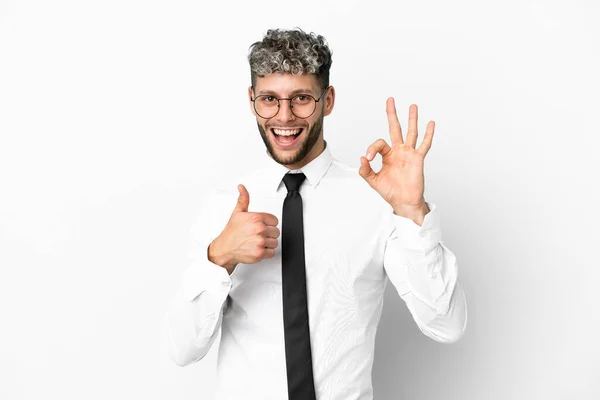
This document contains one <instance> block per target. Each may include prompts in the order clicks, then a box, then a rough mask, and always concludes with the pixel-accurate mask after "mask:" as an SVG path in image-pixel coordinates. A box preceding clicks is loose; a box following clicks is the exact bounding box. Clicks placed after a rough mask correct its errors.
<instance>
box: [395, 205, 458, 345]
mask: <svg viewBox="0 0 600 400" xmlns="http://www.w3.org/2000/svg"><path fill="white" fill-rule="evenodd" d="M427 206H428V207H429V212H428V213H427V214H426V215H425V219H424V220H423V224H422V226H419V225H417V224H416V223H415V222H414V221H412V220H411V219H409V218H404V217H401V216H398V215H396V214H393V213H392V217H391V218H392V222H393V223H392V225H393V230H392V232H391V234H390V236H389V237H388V239H387V241H386V246H385V252H384V268H385V271H386V274H387V276H388V277H389V279H390V280H391V282H392V284H393V285H394V287H395V288H396V290H397V291H398V294H399V295H400V297H401V298H402V299H403V300H404V301H405V303H406V305H407V307H408V309H409V311H410V312H411V314H412V316H413V318H414V320H415V322H416V323H417V325H418V326H419V328H420V329H421V331H422V332H423V333H425V334H426V335H427V336H429V337H430V338H432V339H434V340H436V341H438V342H446V343H449V342H455V341H457V340H458V339H460V338H461V337H462V335H463V333H464V331H465V328H466V323H467V304H466V299H465V295H464V292H463V290H462V288H461V286H460V284H459V282H458V265H457V261H456V257H455V255H454V254H453V253H452V251H450V249H449V248H448V247H447V246H445V245H444V242H443V241H442V231H441V226H440V218H439V214H438V210H437V206H436V205H435V204H433V203H429V202H427Z"/></svg>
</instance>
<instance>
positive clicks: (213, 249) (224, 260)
mask: <svg viewBox="0 0 600 400" xmlns="http://www.w3.org/2000/svg"><path fill="white" fill-rule="evenodd" d="M207 255H208V261H210V262H212V263H213V264H216V265H218V266H220V267H223V268H225V269H226V270H227V273H228V274H229V275H231V274H232V273H233V269H234V268H235V266H236V265H237V263H235V262H234V261H233V260H232V259H231V258H230V257H228V256H227V254H225V253H223V252H222V251H220V249H219V246H218V243H217V239H215V240H213V241H212V242H211V244H210V245H208V250H207Z"/></svg>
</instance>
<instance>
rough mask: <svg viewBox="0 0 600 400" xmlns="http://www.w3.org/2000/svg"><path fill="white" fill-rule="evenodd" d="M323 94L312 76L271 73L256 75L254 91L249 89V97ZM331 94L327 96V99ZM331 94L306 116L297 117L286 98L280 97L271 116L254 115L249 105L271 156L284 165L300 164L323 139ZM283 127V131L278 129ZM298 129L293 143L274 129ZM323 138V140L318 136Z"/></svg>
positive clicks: (316, 97)
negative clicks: (275, 111)
mask: <svg viewBox="0 0 600 400" xmlns="http://www.w3.org/2000/svg"><path fill="white" fill-rule="evenodd" d="M322 93H323V89H321V88H320V87H319V84H318V82H317V79H316V77H315V75H292V74H279V73H277V74H272V75H269V76H266V77H262V78H261V77H257V78H256V85H255V87H254V92H253V93H252V91H251V89H250V88H249V93H248V94H249V96H251V98H255V97H256V96H260V95H271V96H274V97H276V98H291V97H294V96H295V95H297V94H309V95H311V96H313V97H314V98H315V99H319V96H321V94H322ZM328 97H330V98H328ZM331 97H332V96H328V94H325V95H324V96H323V97H322V99H321V100H320V101H318V102H317V103H316V109H315V112H314V113H313V114H312V115H311V116H309V117H307V118H299V117H297V116H295V115H294V114H293V113H292V112H291V110H290V102H289V100H281V101H280V107H279V111H278V112H277V114H276V115H275V116H274V117H272V118H268V119H265V118H262V117H261V116H259V115H257V114H256V112H255V110H254V105H253V104H251V105H252V111H253V113H254V115H255V116H256V123H257V125H258V130H259V131H260V135H261V137H262V139H263V142H264V143H265V146H266V147H267V150H268V152H269V154H270V155H271V157H272V158H273V159H274V160H275V161H276V162H278V163H279V164H283V165H286V166H291V165H296V164H298V163H301V161H302V160H304V159H305V158H306V157H307V155H308V154H309V153H310V152H311V150H312V149H313V148H314V146H315V144H316V143H317V142H319V139H321V138H322V132H323V117H324V116H325V115H328V114H329V112H331V109H330V107H328V106H327V104H326V103H327V101H328V100H329V103H331V105H333V104H332V103H333V101H332V98H331ZM281 130H283V132H282V131H281ZM293 130H300V133H299V134H298V135H297V137H296V138H295V139H294V141H293V142H292V143H289V142H288V141H284V139H279V136H281V135H279V136H278V135H277V134H276V133H275V132H279V133H286V132H285V131H287V133H292V132H294V131H293ZM321 140H322V139H321Z"/></svg>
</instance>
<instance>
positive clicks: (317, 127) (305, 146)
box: [256, 115, 324, 165]
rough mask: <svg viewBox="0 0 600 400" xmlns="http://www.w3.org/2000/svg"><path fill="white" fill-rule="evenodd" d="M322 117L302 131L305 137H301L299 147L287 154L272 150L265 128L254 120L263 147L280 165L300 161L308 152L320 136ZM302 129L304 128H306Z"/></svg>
mask: <svg viewBox="0 0 600 400" xmlns="http://www.w3.org/2000/svg"><path fill="white" fill-rule="evenodd" d="M323 118H324V116H323V115H321V116H320V117H319V119H318V120H317V121H316V122H315V124H314V125H313V126H312V127H311V128H310V129H309V130H308V132H302V134H303V135H307V137H306V138H304V139H303V140H304V141H303V142H302V144H301V145H300V148H299V149H298V150H296V152H295V153H294V154H292V155H289V156H282V155H281V154H278V153H277V152H276V151H274V150H273V146H272V145H271V141H270V140H269V138H268V137H267V133H266V132H265V129H264V128H263V127H262V126H261V124H260V123H259V122H258V120H257V121H256V125H257V126H258V131H259V132H260V137H261V138H262V140H263V142H264V144H265V147H266V148H267V151H268V152H269V154H270V155H271V157H272V158H273V160H275V161H277V162H278V163H279V164H282V165H292V164H296V163H298V162H300V161H302V160H303V159H304V157H306V156H307V155H308V153H310V151H311V150H312V148H313V147H314V146H315V144H316V143H317V141H318V140H319V136H321V133H322V131H323ZM269 129H270V128H269ZM302 129H304V130H306V128H302Z"/></svg>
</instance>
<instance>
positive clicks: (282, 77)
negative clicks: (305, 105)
mask: <svg viewBox="0 0 600 400" xmlns="http://www.w3.org/2000/svg"><path fill="white" fill-rule="evenodd" d="M317 88H318V82H317V77H316V75H314V74H304V75H292V74H281V73H275V74H271V75H267V76H264V77H260V76H257V77H256V85H255V86H254V89H255V91H256V92H261V91H270V92H275V93H277V94H280V95H282V96H286V95H288V94H289V93H292V92H295V91H298V90H308V91H309V93H311V92H312V93H316V90H317Z"/></svg>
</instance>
